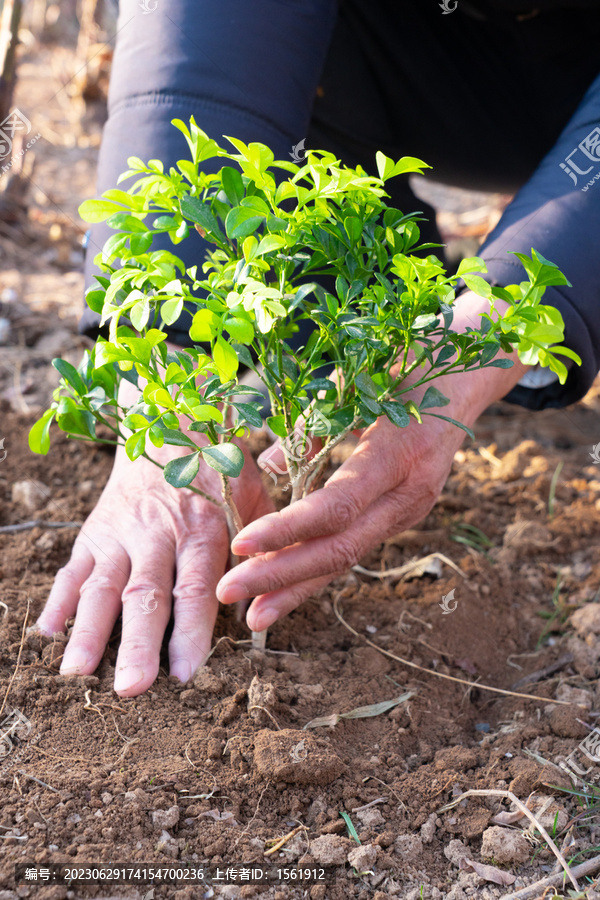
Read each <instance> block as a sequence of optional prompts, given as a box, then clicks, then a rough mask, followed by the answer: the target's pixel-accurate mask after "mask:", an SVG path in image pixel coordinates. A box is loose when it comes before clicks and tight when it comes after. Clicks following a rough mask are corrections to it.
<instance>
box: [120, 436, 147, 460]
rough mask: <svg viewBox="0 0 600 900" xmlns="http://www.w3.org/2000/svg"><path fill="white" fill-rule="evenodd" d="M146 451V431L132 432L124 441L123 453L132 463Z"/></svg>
mask: <svg viewBox="0 0 600 900" xmlns="http://www.w3.org/2000/svg"><path fill="white" fill-rule="evenodd" d="M145 449H146V431H145V430H144V431H134V433H133V434H131V435H129V437H128V438H127V440H126V441H125V453H126V454H127V456H128V457H129V459H130V460H131V461H132V462H133V460H134V459H137V458H138V456H141V455H142V453H143V452H144V450H145Z"/></svg>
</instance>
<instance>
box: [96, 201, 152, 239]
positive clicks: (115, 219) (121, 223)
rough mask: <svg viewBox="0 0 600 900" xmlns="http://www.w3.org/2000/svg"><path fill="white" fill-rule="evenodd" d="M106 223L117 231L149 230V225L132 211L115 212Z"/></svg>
mask: <svg viewBox="0 0 600 900" xmlns="http://www.w3.org/2000/svg"><path fill="white" fill-rule="evenodd" d="M89 202H90V201H88V203H89ZM92 202H94V201H92ZM106 224H107V225H108V227H109V228H114V229H115V230H116V231H128V232H129V233H131V232H142V231H143V232H147V231H148V226H147V225H144V223H143V222H142V221H141V220H140V219H136V217H135V216H132V215H131V214H130V213H124V212H121V213H115V214H114V215H113V216H111V217H110V219H107V220H106Z"/></svg>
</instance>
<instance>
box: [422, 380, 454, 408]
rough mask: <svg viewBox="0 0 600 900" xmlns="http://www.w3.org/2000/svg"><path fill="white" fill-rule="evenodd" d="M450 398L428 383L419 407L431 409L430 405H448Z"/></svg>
mask: <svg viewBox="0 0 600 900" xmlns="http://www.w3.org/2000/svg"><path fill="white" fill-rule="evenodd" d="M449 403H450V400H449V398H448V397H446V396H444V394H442V392H441V391H438V389H437V388H436V387H433V385H429V387H428V388H427V390H426V391H425V394H424V396H423V399H422V400H421V402H420V404H419V409H420V410H423V409H431V407H432V406H448V404H449Z"/></svg>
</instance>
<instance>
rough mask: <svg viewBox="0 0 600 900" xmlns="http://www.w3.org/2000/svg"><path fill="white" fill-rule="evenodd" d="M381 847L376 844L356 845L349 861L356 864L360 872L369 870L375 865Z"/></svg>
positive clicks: (349, 856)
mask: <svg viewBox="0 0 600 900" xmlns="http://www.w3.org/2000/svg"><path fill="white" fill-rule="evenodd" d="M378 851H379V847H377V846H375V845H374V844H361V845H360V847H354V849H353V850H351V851H350V853H349V854H348V857H347V859H348V862H349V863H350V865H351V866H354V868H355V869H356V871H357V872H358V873H359V875H360V874H362V873H363V872H369V871H370V870H371V869H372V868H373V866H374V865H375V860H376V859H377V853H378Z"/></svg>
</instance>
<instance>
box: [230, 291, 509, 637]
mask: <svg viewBox="0 0 600 900" xmlns="http://www.w3.org/2000/svg"><path fill="white" fill-rule="evenodd" d="M484 304H485V301H482V300H481V298H479V297H476V296H475V295H473V294H471V292H466V293H465V294H463V295H462V296H461V297H460V298H459V300H458V301H457V304H456V307H455V308H456V313H455V321H454V325H453V327H454V328H455V329H456V330H460V328H461V327H463V328H466V327H467V326H468V325H469V324H471V325H478V320H477V318H476V314H477V312H481V311H483V310H484V309H485V310H487V308H488V307H487V304H485V305H484ZM525 371H526V367H525V366H523V365H521V363H519V362H518V360H517V359H515V365H514V366H513V367H512V368H510V369H497V368H491V369H484V370H475V371H470V372H465V373H460V374H451V375H447V376H443V377H441V378H439V379H437V380H436V382H435V384H436V386H437V387H438V388H439V390H441V391H442V393H444V394H445V395H446V396H447V397H449V398H450V404H449V405H448V406H446V407H444V408H443V409H440V410H439V412H440V413H441V414H443V415H446V416H449V417H452V418H454V419H456V420H457V421H459V422H462V423H463V424H465V425H467V426H471V425H473V423H474V422H475V420H476V419H477V417H478V416H479V415H480V414H481V412H482V411H483V410H484V409H485V408H486V407H487V406H488V405H489V404H490V403H491V402H492V401H494V400H496V399H499V398H501V397H503V396H505V395H506V393H507V392H508V391H509V390H510V389H511V388H512V387H513V386H514V385H515V384H516V383H517V381H518V380H519V379H520V378H521V377H522V375H523V374H524V372H525ZM424 390H425V387H424V386H423V387H421V388H419V389H416V390H415V392H414V395H413V396H412V398H411V399H415V400H416V402H417V403H418V402H419V400H420V399H421V397H422V395H423V393H424ZM404 396H405V398H406V399H408V396H410V395H408V396H407V395H404ZM437 411H438V410H433V412H437ZM463 438H464V433H463V432H462V431H461V430H460V429H458V428H457V427H456V426H454V425H452V424H450V423H447V422H443V421H441V420H440V419H435V418H431V417H423V424H422V425H419V424H418V423H417V422H414V421H411V423H410V425H409V426H408V427H407V428H405V429H399V428H397V427H396V426H394V425H392V423H391V422H389V421H388V420H387V419H385V418H380V419H378V420H377V422H375V423H374V424H373V425H371V426H370V427H369V428H367V429H366V430H365V431H364V432H363V433H362V436H361V437H360V440H359V442H358V444H357V446H356V448H355V450H354V452H353V453H352V455H351V456H350V458H349V459H348V460H346V462H345V463H344V464H343V465H342V466H341V467H340V468H339V469H338V470H337V471H336V472H335V473H334V474H333V475H332V476H331V478H330V479H329V480H328V481H327V483H326V484H325V486H324V487H323V488H321V489H320V490H317V491H314V492H313V493H312V494H309V495H308V496H307V497H306V498H304V499H302V500H299V501H298V502H296V503H294V504H293V505H292V506H290V507H287V508H285V509H283V510H282V511H281V512H276V513H271V514H270V515H267V516H265V517H264V518H262V519H260V520H256V521H254V522H252V523H251V524H250V525H248V526H246V527H245V528H244V529H243V531H241V532H240V534H239V535H238V536H237V537H236V538H235V539H234V541H233V544H232V547H233V550H234V552H235V553H237V554H238V555H240V556H253V557H254V558H252V559H248V560H246V561H244V562H242V563H241V564H240V565H239V566H237V567H236V568H235V569H232V570H230V571H229V572H228V573H227V574H226V575H225V576H224V577H223V578H222V579H221V581H220V582H219V585H218V587H217V596H218V598H219V600H220V601H221V602H222V603H235V602H237V601H240V600H245V599H249V598H252V597H254V598H255V599H254V601H253V603H252V605H251V606H250V608H249V610H248V614H247V621H248V625H249V626H250V628H252V630H254V631H263V630H264V629H265V628H268V627H269V626H270V625H272V624H273V622H275V621H276V620H277V619H279V618H281V616H284V615H286V614H287V613H289V612H290V611H291V610H293V609H295V607H297V606H298V605H299V604H300V603H302V601H303V600H306V599H307V598H308V597H309V596H310V595H311V594H312V593H314V591H315V590H317V589H318V588H320V587H322V586H324V585H326V584H327V583H328V582H329V581H331V579H332V578H333V577H334V576H335V575H338V574H341V573H343V572H345V571H347V570H348V569H349V568H350V567H351V566H352V565H354V564H356V563H357V562H358V561H359V560H360V559H361V558H362V557H363V556H364V555H365V554H366V553H367V552H369V551H370V550H372V549H373V548H374V547H375V546H377V545H378V544H380V543H381V542H382V541H384V540H385V539H386V538H387V537H390V536H391V535H393V534H397V533H398V532H402V531H404V530H406V529H407V528H410V527H411V526H413V525H415V524H416V523H417V522H419V521H421V520H422V519H423V518H424V517H425V516H426V515H427V513H428V512H429V511H430V509H431V508H432V506H433V505H434V503H435V501H436V499H437V498H438V496H439V494H440V493H441V490H442V488H443V486H444V483H445V481H446V478H447V476H448V473H449V471H450V468H451V465H452V461H453V458H454V454H455V453H456V451H457V449H458V448H459V446H460V445H461V443H462V441H463ZM255 554H257V555H255Z"/></svg>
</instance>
